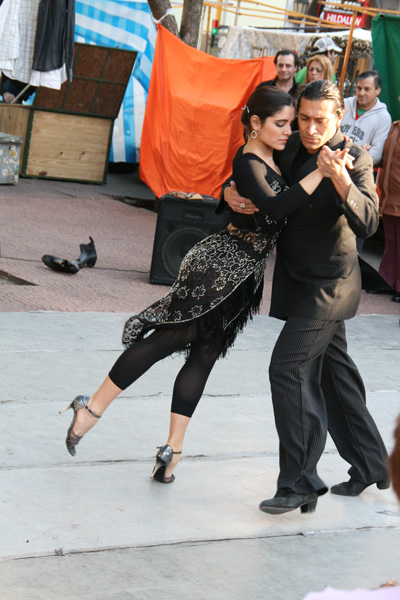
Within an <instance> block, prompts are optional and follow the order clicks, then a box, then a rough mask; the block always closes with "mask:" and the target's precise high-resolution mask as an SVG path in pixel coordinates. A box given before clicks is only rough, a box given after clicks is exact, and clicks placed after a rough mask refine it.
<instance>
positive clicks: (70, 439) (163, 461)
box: [59, 396, 182, 483]
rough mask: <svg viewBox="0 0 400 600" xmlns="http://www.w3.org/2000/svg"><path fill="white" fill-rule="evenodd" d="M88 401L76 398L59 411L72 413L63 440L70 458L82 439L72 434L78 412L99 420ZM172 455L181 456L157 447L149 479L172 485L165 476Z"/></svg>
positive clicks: (171, 477) (80, 397) (173, 477)
mask: <svg viewBox="0 0 400 600" xmlns="http://www.w3.org/2000/svg"><path fill="white" fill-rule="evenodd" d="M89 399H90V398H89V396H77V397H76V398H75V399H74V400H73V401H72V402H71V404H68V406H67V407H66V408H64V409H63V410H60V411H59V412H60V414H61V413H63V412H65V411H66V410H68V409H69V408H71V409H72V410H73V412H74V415H73V417H72V422H71V425H70V426H69V429H68V431H67V438H66V440H65V444H66V446H67V450H68V452H69V453H70V454H71V456H75V455H76V446H77V445H78V444H79V442H80V440H81V439H82V437H83V435H77V434H76V433H74V425H75V423H76V418H77V414H78V411H80V410H81V409H82V408H84V409H86V410H87V411H88V412H89V413H90V414H91V415H92V417H95V418H96V419H100V418H101V415H97V414H96V413H94V412H93V411H92V410H91V409H90V408H89V406H88V402H89ZM174 454H182V451H179V452H176V451H174V450H173V448H172V446H170V445H169V444H166V445H165V446H158V452H157V454H156V464H155V465H154V469H153V472H152V474H151V479H154V480H156V481H159V482H160V483H172V482H173V481H175V475H170V476H168V477H167V476H166V474H165V472H166V469H167V467H168V465H169V464H170V462H171V461H172V459H173V457H174Z"/></svg>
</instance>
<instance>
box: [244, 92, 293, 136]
mask: <svg viewBox="0 0 400 600" xmlns="http://www.w3.org/2000/svg"><path fill="white" fill-rule="evenodd" d="M285 106H293V98H292V97H291V96H289V94H287V93H286V92H284V91H283V90H280V89H279V88H277V87H274V86H271V85H265V86H263V87H260V88H257V89H256V91H255V92H253V93H252V95H251V96H250V98H249V99H248V100H247V104H246V106H245V107H244V109H243V112H242V118H241V121H242V123H243V125H244V128H245V131H246V132H247V133H250V132H251V124H250V119H251V117H252V116H254V115H256V116H257V117H258V118H259V119H260V121H261V123H263V122H264V121H265V119H268V117H272V115H275V114H276V113H277V112H279V111H280V110H282V108H284V107H285Z"/></svg>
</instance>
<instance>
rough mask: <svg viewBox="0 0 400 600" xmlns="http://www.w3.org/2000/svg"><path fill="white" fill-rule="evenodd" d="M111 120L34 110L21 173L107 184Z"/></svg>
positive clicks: (29, 175) (30, 175) (28, 175)
mask: <svg viewBox="0 0 400 600" xmlns="http://www.w3.org/2000/svg"><path fill="white" fill-rule="evenodd" d="M112 129H113V120H112V119H102V118H96V117H91V116H85V115H69V114H62V113H54V112H47V111H42V110H32V114H31V118H30V121H29V125H28V133H27V140H26V151H25V155H24V160H23V167H22V175H24V176H27V177H44V178H50V179H62V180H70V181H83V182H92V183H104V182H105V181H106V178H107V167H108V155H109V151H110V144H111V136H112Z"/></svg>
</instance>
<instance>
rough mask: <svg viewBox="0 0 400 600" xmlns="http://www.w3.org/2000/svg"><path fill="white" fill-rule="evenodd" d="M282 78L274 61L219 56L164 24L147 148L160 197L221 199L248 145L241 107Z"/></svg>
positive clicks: (147, 165) (146, 169)
mask: <svg viewBox="0 0 400 600" xmlns="http://www.w3.org/2000/svg"><path fill="white" fill-rule="evenodd" d="M275 75H276V70H275V65H274V64H273V58H272V57H268V58H255V59H251V60H233V59H221V58H215V57H213V56H210V55H209V54H205V53H204V52H201V51H200V50H196V49H195V48H192V47H190V46H188V45H187V44H185V43H184V42H182V41H181V40H179V39H178V38H177V37H175V36H174V35H173V34H172V33H170V32H169V31H168V30H166V29H165V28H164V27H162V26H158V34H157V42H156V47H155V54H154V61H153V70H152V74H151V80H150V88H149V95H148V99H147V105H146V114H145V118H144V123H143V132H142V142H141V150H140V177H141V179H142V180H143V181H144V182H145V183H146V184H147V185H148V186H149V187H150V189H151V190H152V191H153V192H154V194H155V195H156V196H158V197H160V196H162V195H163V194H166V193H168V192H170V191H172V190H180V191H184V192H197V193H199V194H206V195H210V196H214V197H218V196H219V194H220V191H221V186H222V183H223V182H224V181H225V179H226V178H227V177H229V175H230V173H231V172H232V159H233V157H234V155H235V152H236V150H237V149H238V147H239V146H240V145H241V144H243V127H242V125H241V123H240V115H241V107H243V106H244V105H245V104H246V101H247V98H248V97H249V96H250V94H251V93H252V92H253V91H254V89H255V88H256V86H257V85H258V84H259V83H260V82H261V81H265V80H267V79H272V78H273V77H274V76H275Z"/></svg>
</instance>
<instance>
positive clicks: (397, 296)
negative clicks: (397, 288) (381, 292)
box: [391, 292, 400, 302]
mask: <svg viewBox="0 0 400 600" xmlns="http://www.w3.org/2000/svg"><path fill="white" fill-rule="evenodd" d="M391 301H392V302H400V294H398V293H397V292H396V294H395V295H394V296H393V298H391Z"/></svg>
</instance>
